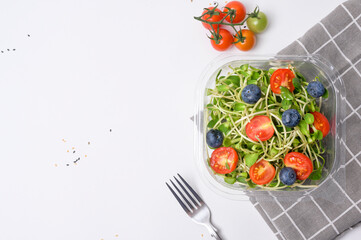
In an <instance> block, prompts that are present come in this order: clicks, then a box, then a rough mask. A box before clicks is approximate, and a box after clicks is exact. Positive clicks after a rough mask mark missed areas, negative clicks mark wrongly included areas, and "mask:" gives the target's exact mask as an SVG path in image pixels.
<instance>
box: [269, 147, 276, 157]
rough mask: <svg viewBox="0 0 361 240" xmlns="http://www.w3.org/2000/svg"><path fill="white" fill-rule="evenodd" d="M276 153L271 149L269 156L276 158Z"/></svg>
mask: <svg viewBox="0 0 361 240" xmlns="http://www.w3.org/2000/svg"><path fill="white" fill-rule="evenodd" d="M277 153H278V150H277V149H275V148H272V149H271V151H270V155H271V156H272V157H273V156H276V154H277Z"/></svg>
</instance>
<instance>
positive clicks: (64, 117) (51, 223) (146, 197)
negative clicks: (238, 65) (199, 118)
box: [0, 0, 360, 240]
mask: <svg viewBox="0 0 361 240" xmlns="http://www.w3.org/2000/svg"><path fill="white" fill-rule="evenodd" d="M243 2H244V4H245V6H246V8H247V9H248V11H250V10H252V9H253V8H254V7H255V6H256V3H257V4H258V5H259V6H260V8H261V10H262V11H264V12H265V13H266V14H267V15H268V17H269V22H270V25H269V28H268V30H267V31H266V32H265V33H264V34H262V35H259V36H258V43H257V46H256V48H255V49H254V50H252V51H250V52H249V54H272V53H276V52H278V51H279V50H281V49H282V48H283V47H285V46H287V45H288V44H290V43H291V42H292V41H293V40H295V39H296V38H298V37H300V36H301V35H302V34H303V33H304V32H306V30H307V29H309V28H310V27H312V26H313V25H314V24H315V23H316V22H317V21H319V20H320V19H321V18H323V17H324V16H326V15H327V14H328V13H329V12H330V11H331V10H332V9H334V8H335V7H336V6H337V5H338V4H339V3H341V2H342V0H333V1H330V0H323V1H311V0H303V1H287V0H278V1H269V0H258V1H257V2H255V1H251V0H246V1H243ZM209 3H210V2H209V1H199V0H193V3H191V1H190V0H182V1H180V0H178V1H145V0H144V1H116V0H113V1H110V0H103V1H100V0H83V1H73V0H62V1H45V0H44V1H40V0H38V1H25V0H23V1H20V0H12V1H9V0H8V1H1V2H0V36H1V37H0V50H2V51H4V53H3V54H1V53H0V113H1V118H0V119H1V125H0V146H1V151H0V161H1V167H0V226H1V231H0V239H1V240H2V239H4V240H5V239H6V240H22V239H27V240H48V239H52V240H64V239H67V240H100V239H104V240H114V239H125V240H128V239H129V240H130V239H154V240H158V239H159V240H162V239H164V240H166V239H167V240H168V239H173V240H175V239H210V237H209V235H208V233H207V232H206V229H204V228H203V227H201V226H198V225H195V224H194V223H193V222H192V221H190V219H189V218H188V217H186V215H185V213H184V212H183V210H181V208H180V206H179V205H178V203H177V202H176V201H175V199H174V198H173V196H172V195H171V194H170V192H169V191H168V190H167V188H166V186H165V184H164V182H165V181H166V180H168V179H169V178H171V177H172V176H173V175H174V174H176V173H181V174H182V175H183V176H184V177H185V178H186V179H187V180H188V182H190V183H191V185H192V186H194V188H195V189H196V190H197V191H198V192H199V193H200V195H201V196H202V197H203V199H204V200H205V201H206V202H207V204H208V205H209V207H210V208H211V210H212V214H213V222H214V224H215V225H216V226H217V227H218V228H219V229H220V230H221V235H222V236H223V237H224V239H226V240H233V239H275V237H274V236H273V234H272V232H271V230H270V229H269V228H268V226H267V225H266V223H265V222H264V221H263V220H262V218H261V216H260V215H259V214H258V212H257V211H256V210H255V209H254V208H253V207H252V205H251V203H249V202H247V201H244V202H236V201H231V200H227V199H224V198H222V197H220V196H218V195H216V194H215V193H214V192H212V191H211V190H209V189H208V188H206V186H205V185H204V183H203V182H202V181H201V179H200V177H198V175H197V171H196V169H195V164H194V162H193V160H192V159H193V128H192V122H191V121H190V120H189V117H190V116H191V115H192V113H193V107H194V99H193V95H194V92H195V86H196V82H197V78H198V76H199V75H200V73H201V71H202V70H203V68H204V67H205V66H206V64H207V63H208V62H209V61H210V60H212V59H213V58H214V57H216V56H218V55H219V53H218V52H216V51H214V50H213V49H212V48H211V46H210V44H209V41H208V39H207V37H206V31H205V30H204V29H203V27H202V26H201V24H200V23H197V22H196V21H195V20H193V19H192V17H193V16H196V15H200V14H201V12H202V8H203V7H208V6H209ZM221 3H223V2H221ZM27 34H30V37H28V36H27ZM7 49H9V50H10V51H7ZM13 49H16V50H15V51H13ZM230 51H235V52H237V51H238V50H236V49H235V48H233V49H232V50H230ZM110 129H112V131H111V132H110ZM62 139H64V140H65V142H64V141H63V140H62ZM88 142H90V144H88ZM73 147H74V148H75V149H74V150H75V153H72V152H73V151H74V150H73V149H72V148H73ZM67 150H69V153H68V152H67ZM85 155H87V157H85ZM78 157H80V158H81V159H80V161H79V162H78V163H77V165H74V164H73V161H74V160H75V159H77V158H78ZM66 164H70V165H69V166H66ZM202 234H204V235H203V237H202ZM359 234H360V230H355V231H354V232H352V233H350V234H348V235H346V237H344V239H359V236H358V235H359ZM117 235H118V236H117Z"/></svg>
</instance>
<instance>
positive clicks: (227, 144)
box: [223, 138, 232, 164]
mask: <svg viewBox="0 0 361 240" xmlns="http://www.w3.org/2000/svg"><path fill="white" fill-rule="evenodd" d="M231 145H232V141H231V139H229V138H224V140H223V146H225V147H230V146H231ZM227 164H228V162H227Z"/></svg>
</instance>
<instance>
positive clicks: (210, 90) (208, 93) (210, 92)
mask: <svg viewBox="0 0 361 240" xmlns="http://www.w3.org/2000/svg"><path fill="white" fill-rule="evenodd" d="M212 90H213V89H210V88H207V96H209V95H212Z"/></svg>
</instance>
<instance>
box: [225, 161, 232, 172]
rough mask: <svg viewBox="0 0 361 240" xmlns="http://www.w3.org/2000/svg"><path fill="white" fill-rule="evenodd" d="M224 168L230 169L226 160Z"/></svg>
mask: <svg viewBox="0 0 361 240" xmlns="http://www.w3.org/2000/svg"><path fill="white" fill-rule="evenodd" d="M226 168H227V169H228V170H229V169H231V168H230V166H229V164H228V160H227V161H226Z"/></svg>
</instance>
